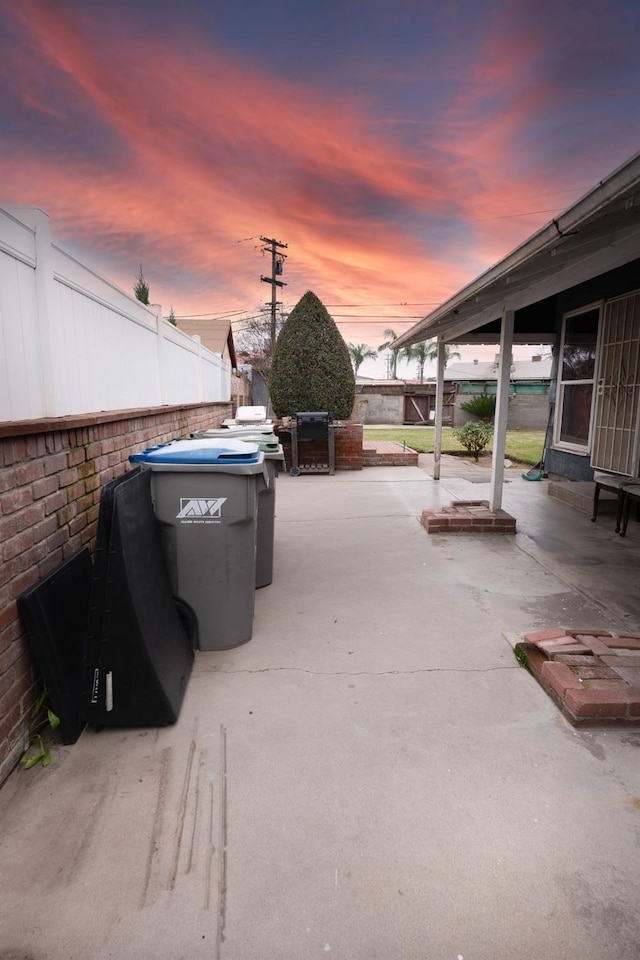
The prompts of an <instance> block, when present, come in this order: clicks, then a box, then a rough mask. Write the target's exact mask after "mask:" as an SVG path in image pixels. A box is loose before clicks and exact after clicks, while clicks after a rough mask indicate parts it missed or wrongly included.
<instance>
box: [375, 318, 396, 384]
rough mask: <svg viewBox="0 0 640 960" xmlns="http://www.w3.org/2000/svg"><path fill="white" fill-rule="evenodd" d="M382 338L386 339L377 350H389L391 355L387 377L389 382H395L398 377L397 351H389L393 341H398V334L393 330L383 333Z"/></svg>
mask: <svg viewBox="0 0 640 960" xmlns="http://www.w3.org/2000/svg"><path fill="white" fill-rule="evenodd" d="M384 336H385V337H386V338H387V339H386V340H385V342H384V343H381V344H380V346H379V347H378V350H389V352H390V353H391V362H390V364H389V377H390V379H391V380H395V379H396V378H397V376H398V351H397V350H392V349H391V344H392V343H393V341H394V340H397V339H398V334H397V333H396V332H395V330H391V328H389V329H388V330H385V331H384Z"/></svg>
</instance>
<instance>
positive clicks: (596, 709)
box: [564, 689, 627, 720]
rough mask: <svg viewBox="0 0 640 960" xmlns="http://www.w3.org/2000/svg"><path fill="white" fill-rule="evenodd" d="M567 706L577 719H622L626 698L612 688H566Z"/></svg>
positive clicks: (624, 713) (624, 712)
mask: <svg viewBox="0 0 640 960" xmlns="http://www.w3.org/2000/svg"><path fill="white" fill-rule="evenodd" d="M564 702H565V704H566V706H567V708H568V709H569V710H570V711H571V712H572V713H573V714H574V716H575V717H577V718H579V719H594V720H595V719H603V720H604V719H611V720H614V719H622V718H623V717H625V716H626V714H627V700H626V698H625V697H624V695H623V694H622V693H618V692H614V691H613V690H584V689H583V690H567V691H566V693H565V695H564Z"/></svg>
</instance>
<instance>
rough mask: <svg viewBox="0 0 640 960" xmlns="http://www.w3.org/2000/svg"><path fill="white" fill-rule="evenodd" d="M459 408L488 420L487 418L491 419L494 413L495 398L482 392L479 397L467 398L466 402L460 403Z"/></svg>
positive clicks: (479, 418)
mask: <svg viewBox="0 0 640 960" xmlns="http://www.w3.org/2000/svg"><path fill="white" fill-rule="evenodd" d="M460 409H461V410H466V412H467V413H470V414H472V416H474V417H477V418H478V420H486V421H487V422H488V421H489V420H493V418H494V417H495V415H496V398H495V397H490V396H488V395H487V394H486V393H483V394H482V395H481V396H479V397H473V399H472V400H467V401H466V403H461V404H460Z"/></svg>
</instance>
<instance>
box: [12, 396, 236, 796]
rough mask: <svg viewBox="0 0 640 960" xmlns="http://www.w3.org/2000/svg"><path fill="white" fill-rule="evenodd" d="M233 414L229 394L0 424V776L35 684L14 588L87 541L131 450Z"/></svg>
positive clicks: (16, 746) (21, 733)
mask: <svg viewBox="0 0 640 960" xmlns="http://www.w3.org/2000/svg"><path fill="white" fill-rule="evenodd" d="M231 415H232V414H231V404H230V403H229V404H228V403H216V404H198V405H196V406H191V407H162V408H153V409H148V410H136V411H117V412H113V413H109V414H108V415H105V414H102V415H100V414H98V415H92V416H85V417H66V418H59V419H56V420H53V421H44V420H38V421H30V422H23V423H4V424H0V549H1V551H2V565H1V567H0V783H1V782H2V781H3V780H4V778H5V777H6V776H7V774H8V773H9V772H10V771H11V769H12V768H13V766H14V765H15V763H16V762H17V760H18V758H19V756H20V754H21V752H22V749H23V747H24V745H25V742H26V737H27V733H28V727H29V713H30V711H31V708H32V706H33V703H34V701H35V698H36V697H37V695H38V694H39V692H40V688H41V681H40V678H39V675H38V671H37V668H36V665H35V662H34V660H33V657H32V655H31V650H30V648H29V643H28V640H27V638H26V636H25V632H24V629H23V625H22V621H21V620H20V618H19V616H18V611H17V604H16V598H17V597H18V595H19V594H20V593H22V591H23V590H26V589H27V588H28V587H30V586H32V585H33V584H34V583H36V582H37V581H38V580H39V579H41V578H42V577H44V576H46V575H47V574H48V573H50V572H51V571H52V570H53V569H54V568H55V567H56V566H57V565H58V564H59V563H61V562H62V560H64V559H66V558H67V557H69V556H70V555H71V554H72V553H74V552H75V551H76V550H78V549H80V547H82V546H84V545H85V544H88V545H89V546H90V548H91V549H93V547H94V545H95V536H96V529H97V521H98V511H99V504H100V490H101V487H102V486H103V484H105V483H107V482H108V481H109V480H113V479H114V478H115V477H118V476H120V475H121V474H122V473H124V471H125V470H126V468H127V466H128V460H127V457H128V455H129V454H130V453H132V452H134V451H139V450H142V449H144V448H145V447H149V446H152V445H153V444H155V443H164V442H166V441H168V440H173V439H175V438H177V437H184V436H187V435H188V434H189V433H190V432H191V431H192V430H196V429H199V428H202V427H215V426H218V425H219V424H220V423H221V422H222V420H223V419H224V418H225V417H230V416H231Z"/></svg>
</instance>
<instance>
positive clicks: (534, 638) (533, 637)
mask: <svg viewBox="0 0 640 960" xmlns="http://www.w3.org/2000/svg"><path fill="white" fill-rule="evenodd" d="M566 636H567V634H566V632H565V631H564V630H558V629H557V628H554V629H550V630H535V631H534V632H533V633H525V635H524V639H525V640H526V641H527V643H538V641H540V640H557V639H558V637H566Z"/></svg>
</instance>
